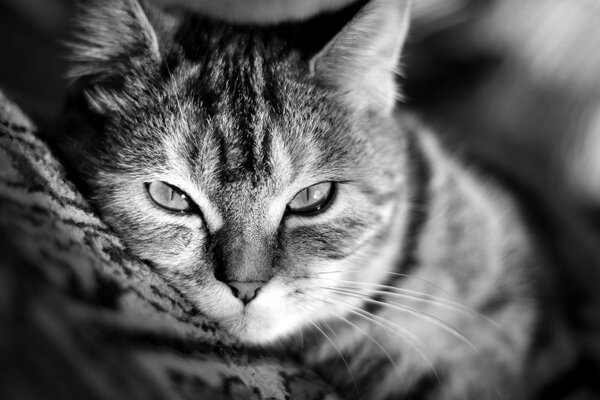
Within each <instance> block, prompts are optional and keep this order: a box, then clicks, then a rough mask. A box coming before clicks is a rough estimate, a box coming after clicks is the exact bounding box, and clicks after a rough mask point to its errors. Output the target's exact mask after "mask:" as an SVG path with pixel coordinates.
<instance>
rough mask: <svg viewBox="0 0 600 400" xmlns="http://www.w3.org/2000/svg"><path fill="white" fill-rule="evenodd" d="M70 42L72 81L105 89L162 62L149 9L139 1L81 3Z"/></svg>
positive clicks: (109, 0)
mask: <svg viewBox="0 0 600 400" xmlns="http://www.w3.org/2000/svg"><path fill="white" fill-rule="evenodd" d="M74 25H75V26H74V35H73V39H72V40H70V41H69V43H68V47H69V50H70V60H71V68H70V71H69V78H71V79H72V80H73V81H83V82H86V83H90V84H93V85H95V86H99V87H102V86H103V85H104V84H105V83H107V82H111V81H113V80H114V78H116V77H119V76H122V75H123V74H124V73H127V72H131V71H133V70H135V68H136V67H137V66H140V65H147V64H148V63H152V62H154V61H156V62H158V61H159V59H160V48H159V47H160V46H159V40H158V37H157V34H156V31H155V29H154V27H153V25H152V24H151V22H150V19H149V17H148V5H146V4H145V3H144V4H142V3H140V2H139V1H138V0H79V1H78V2H77V5H76V8H75V13H74Z"/></svg>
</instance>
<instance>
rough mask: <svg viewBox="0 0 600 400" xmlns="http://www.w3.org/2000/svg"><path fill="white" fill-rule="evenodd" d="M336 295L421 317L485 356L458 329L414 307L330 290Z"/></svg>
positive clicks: (338, 290)
mask: <svg viewBox="0 0 600 400" xmlns="http://www.w3.org/2000/svg"><path fill="white" fill-rule="evenodd" d="M330 290H332V291H334V292H336V293H339V294H342V295H347V296H351V297H354V298H359V299H362V300H364V301H367V302H369V303H373V304H378V305H381V306H383V307H388V308H393V309H395V310H399V311H404V312H407V313H409V314H411V315H414V316H416V317H419V318H421V319H423V320H425V321H428V322H431V323H433V324H434V325H436V326H438V327H440V328H442V329H443V330H445V331H446V332H448V333H450V334H451V335H453V336H455V337H456V338H458V339H460V340H461V341H462V342H463V343H465V344H467V345H468V346H469V347H471V348H472V349H473V350H474V351H475V352H476V353H477V354H479V355H480V356H481V357H482V359H483V354H482V353H481V351H480V350H479V348H478V347H477V346H476V345H475V344H474V343H473V342H472V341H471V340H470V339H469V338H467V337H466V336H465V335H464V334H463V333H461V332H460V331H459V330H458V329H456V328H455V327H453V326H452V325H450V324H448V323H447V322H445V321H443V320H441V319H439V318H437V317H434V316H433V315H431V314H428V313H425V312H422V311H418V310H416V309H414V308H412V307H409V306H405V305H401V304H397V303H393V304H390V303H386V302H383V301H379V300H375V299H370V298H366V297H364V296H362V295H360V294H357V293H355V292H352V291H349V290H345V289H330Z"/></svg>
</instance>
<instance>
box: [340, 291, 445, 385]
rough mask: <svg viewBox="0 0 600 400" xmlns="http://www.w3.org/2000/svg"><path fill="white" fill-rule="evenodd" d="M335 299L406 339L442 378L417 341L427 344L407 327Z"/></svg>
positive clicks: (358, 314)
mask: <svg viewBox="0 0 600 400" xmlns="http://www.w3.org/2000/svg"><path fill="white" fill-rule="evenodd" d="M335 301H336V302H339V303H341V304H340V305H341V306H342V307H346V308H347V311H348V312H350V313H352V314H354V315H356V316H358V317H360V318H362V319H364V320H366V321H368V322H373V323H375V324H377V325H378V326H381V327H382V328H384V329H386V330H388V331H389V332H391V333H393V334H395V335H396V336H399V337H400V338H401V339H402V340H404V341H405V342H406V343H407V344H408V345H409V346H410V347H411V348H412V349H413V350H415V351H416V352H417V353H418V354H419V355H420V356H421V357H422V358H423V360H424V361H425V362H426V363H427V364H428V366H429V368H431V370H432V371H433V373H434V374H435V376H436V378H437V379H438V381H439V380H440V378H439V376H438V373H437V371H436V369H435V367H434V365H433V362H432V361H431V359H430V358H429V357H428V356H427V355H426V354H425V353H424V352H423V351H422V350H421V348H420V347H419V346H417V345H416V344H415V342H418V343H419V344H421V345H422V346H425V343H423V342H422V341H421V340H420V339H419V338H417V337H416V336H415V335H414V334H413V333H411V332H410V331H408V330H407V329H405V328H402V327H401V326H399V325H397V324H394V323H393V322H390V321H387V320H386V319H384V318H382V317H379V316H377V315H375V314H373V313H369V312H367V311H365V310H363V309H361V308H360V307H356V306H354V305H352V304H350V303H348V302H345V301H342V300H338V299H336V300H335ZM380 320H383V321H384V322H381V321H380ZM390 325H391V326H390ZM399 331H400V332H399ZM401 332H402V333H401ZM403 333H406V335H405V334H403ZM409 337H410V338H412V339H414V341H413V340H411V339H410V338H409Z"/></svg>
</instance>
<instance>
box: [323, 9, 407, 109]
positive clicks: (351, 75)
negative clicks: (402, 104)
mask: <svg viewBox="0 0 600 400" xmlns="http://www.w3.org/2000/svg"><path fill="white" fill-rule="evenodd" d="M410 8H411V1H410V0H369V1H367V2H366V4H365V5H364V6H363V7H362V8H361V9H360V10H359V11H358V14H356V15H355V17H354V18H353V19H352V20H351V21H350V22H349V23H348V24H347V25H346V26H344V27H343V29H342V30H341V31H340V32H339V33H338V34H337V35H336V36H335V37H334V38H333V40H331V41H330V42H329V43H328V44H327V45H326V46H325V48H324V49H323V50H321V52H320V53H319V54H317V55H316V56H315V57H314V58H313V59H312V60H311V70H312V73H313V75H314V76H315V77H317V79H319V80H320V81H321V82H323V83H325V84H328V85H330V86H332V87H335V88H337V89H338V90H339V91H340V92H341V93H342V94H343V96H344V98H345V99H346V100H347V101H348V103H350V104H351V105H353V106H355V107H358V108H368V109H371V110H375V111H379V112H383V113H390V112H391V110H392V109H393V108H394V105H395V103H396V100H397V97H398V93H397V88H396V81H395V77H396V74H397V70H398V64H399V63H400V53H401V50H402V46H403V44H404V41H405V39H406V35H407V31H408V26H409V14H410Z"/></svg>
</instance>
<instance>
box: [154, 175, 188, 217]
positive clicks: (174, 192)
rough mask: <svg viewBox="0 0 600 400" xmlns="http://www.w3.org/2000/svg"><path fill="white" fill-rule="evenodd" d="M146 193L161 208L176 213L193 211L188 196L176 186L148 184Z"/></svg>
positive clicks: (161, 183) (158, 182) (156, 182)
mask: <svg viewBox="0 0 600 400" xmlns="http://www.w3.org/2000/svg"><path fill="white" fill-rule="evenodd" d="M146 191H147V193H148V195H149V196H150V198H151V199H152V201H154V203H155V204H156V205H158V206H159V207H161V208H163V209H165V210H168V211H174V212H180V213H186V212H190V211H192V208H193V203H192V202H190V201H189V200H188V196H187V195H186V194H185V193H184V192H183V191H182V190H181V189H178V188H176V187H175V186H172V185H169V184H168V183H165V182H161V181H154V182H150V183H147V184H146Z"/></svg>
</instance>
